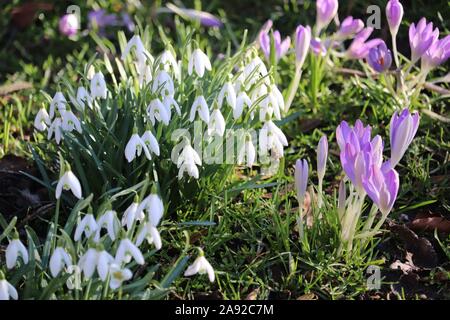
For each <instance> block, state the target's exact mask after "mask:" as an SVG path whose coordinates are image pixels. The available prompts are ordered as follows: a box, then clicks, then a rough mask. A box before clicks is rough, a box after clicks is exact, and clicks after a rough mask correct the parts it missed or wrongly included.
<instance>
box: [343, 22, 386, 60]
mask: <svg viewBox="0 0 450 320" xmlns="http://www.w3.org/2000/svg"><path fill="white" fill-rule="evenodd" d="M372 32H373V28H372V27H367V28H364V29H362V30H361V31H360V32H359V33H358V34H357V35H356V36H355V39H354V40H353V42H352V43H351V44H350V47H349V48H348V50H347V57H348V58H349V59H363V58H366V56H367V54H368V53H369V50H370V49H372V48H373V47H375V46H377V45H379V44H380V43H382V42H383V40H381V39H378V38H377V39H372V40H369V41H367V39H368V38H369V37H370V35H371V34H372ZM366 41H367V42H366Z"/></svg>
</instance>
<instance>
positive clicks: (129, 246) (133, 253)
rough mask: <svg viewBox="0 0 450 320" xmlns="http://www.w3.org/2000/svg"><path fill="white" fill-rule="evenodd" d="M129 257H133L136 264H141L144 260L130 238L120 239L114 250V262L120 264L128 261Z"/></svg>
mask: <svg viewBox="0 0 450 320" xmlns="http://www.w3.org/2000/svg"><path fill="white" fill-rule="evenodd" d="M131 258H133V259H134V261H136V263H137V264H141V265H142V264H144V262H145V261H144V256H143V255H142V252H141V250H139V248H138V247H136V245H135V244H134V243H133V242H131V240H130V239H122V240H121V241H120V244H119V248H118V249H117V252H116V259H115V262H116V263H117V264H119V265H121V264H122V263H124V262H125V263H128V262H130V261H131Z"/></svg>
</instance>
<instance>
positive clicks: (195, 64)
mask: <svg viewBox="0 0 450 320" xmlns="http://www.w3.org/2000/svg"><path fill="white" fill-rule="evenodd" d="M205 69H206V70H208V71H211V69H212V68H211V62H210V61H209V58H208V56H207V55H206V54H205V53H203V51H202V50H200V49H195V50H194V52H192V54H191V57H190V59H189V63H188V73H189V75H192V73H193V71H194V70H195V73H197V75H198V76H199V77H200V78H202V77H203V75H204V74H205Z"/></svg>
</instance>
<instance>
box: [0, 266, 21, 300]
mask: <svg viewBox="0 0 450 320" xmlns="http://www.w3.org/2000/svg"><path fill="white" fill-rule="evenodd" d="M18 297H19V296H18V294H17V290H16V288H14V287H13V286H12V285H11V284H10V283H9V282H8V281H7V280H6V279H5V274H4V273H3V272H2V271H1V270H0V300H9V298H13V299H14V300H17V299H18Z"/></svg>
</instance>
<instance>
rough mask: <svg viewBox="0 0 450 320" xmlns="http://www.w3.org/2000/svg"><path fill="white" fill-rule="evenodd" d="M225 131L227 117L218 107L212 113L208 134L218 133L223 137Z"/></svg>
mask: <svg viewBox="0 0 450 320" xmlns="http://www.w3.org/2000/svg"><path fill="white" fill-rule="evenodd" d="M224 133H225V119H224V118H223V115H222V113H221V112H220V110H219V109H218V108H216V109H214V111H213V112H212V113H211V118H210V119H209V123H208V135H210V136H212V135H213V134H216V135H218V136H221V137H223V135H224Z"/></svg>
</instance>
